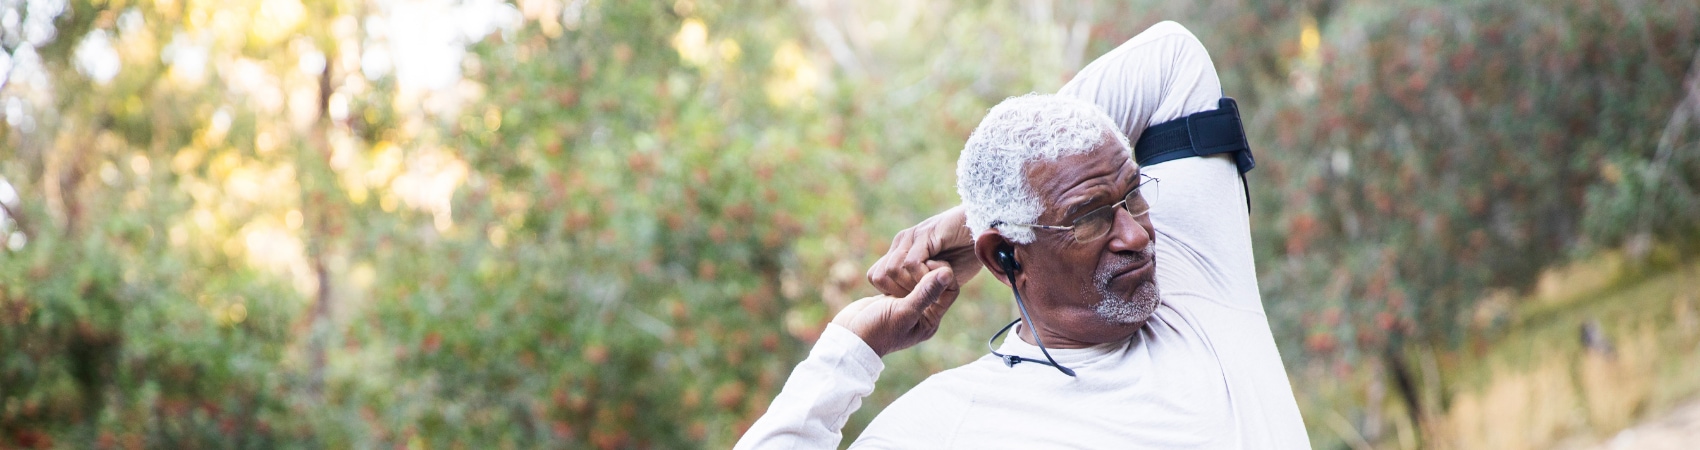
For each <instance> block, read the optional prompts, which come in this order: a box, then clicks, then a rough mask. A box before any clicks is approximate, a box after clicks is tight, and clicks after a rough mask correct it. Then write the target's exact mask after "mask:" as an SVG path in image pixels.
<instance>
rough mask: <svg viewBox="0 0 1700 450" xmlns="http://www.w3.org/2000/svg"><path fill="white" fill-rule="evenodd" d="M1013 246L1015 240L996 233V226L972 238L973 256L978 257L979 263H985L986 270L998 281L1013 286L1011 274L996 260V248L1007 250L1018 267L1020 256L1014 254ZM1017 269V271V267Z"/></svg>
mask: <svg viewBox="0 0 1700 450" xmlns="http://www.w3.org/2000/svg"><path fill="white" fill-rule="evenodd" d="M1015 247H1016V245H1015V242H1011V241H1010V240H1009V239H1008V238H1005V237H1003V235H1002V234H998V229H997V228H991V229H988V230H986V231H983V232H981V233H980V235H979V236H976V237H975V238H974V257H976V258H979V259H980V264H983V265H985V266H986V270H988V271H991V272H992V276H994V277H997V278H998V281H1002V282H1003V283H1004V284H1009V285H1012V286H1013V284H1012V283H1014V280H1011V279H1010V275H1011V274H1009V273H1007V272H1008V271H1006V270H1004V266H1003V264H1001V263H999V261H998V250H999V249H1003V250H1004V251H1007V252H1009V253H1010V257H1012V258H1015V260H1016V267H1017V268H1019V267H1020V264H1021V258H1020V257H1018V256H1016V255H1015ZM1017 270H1018V271H1019V269H1017Z"/></svg>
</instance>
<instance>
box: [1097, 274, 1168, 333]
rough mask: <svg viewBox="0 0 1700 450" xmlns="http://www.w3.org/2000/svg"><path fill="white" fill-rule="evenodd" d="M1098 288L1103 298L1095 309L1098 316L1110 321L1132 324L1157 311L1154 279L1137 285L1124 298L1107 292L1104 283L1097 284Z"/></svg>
mask: <svg viewBox="0 0 1700 450" xmlns="http://www.w3.org/2000/svg"><path fill="white" fill-rule="evenodd" d="M1098 290H1099V291H1100V294H1101V295H1102V297H1101V298H1102V299H1103V300H1100V301H1099V302H1098V306H1097V307H1096V308H1095V310H1096V312H1097V313H1098V317H1102V318H1103V319H1104V320H1108V321H1110V322H1111V323H1115V324H1120V325H1132V324H1136V323H1140V322H1144V321H1145V320H1146V319H1150V318H1151V314H1152V313H1155V312H1157V302H1158V294H1157V282H1156V281H1155V280H1153V281H1152V282H1150V283H1145V284H1141V285H1139V287H1138V288H1136V289H1134V291H1133V293H1132V294H1131V295H1129V296H1128V298H1126V299H1121V298H1117V297H1118V296H1116V295H1115V294H1111V293H1109V292H1108V290H1107V289H1105V287H1104V285H1099V287H1098Z"/></svg>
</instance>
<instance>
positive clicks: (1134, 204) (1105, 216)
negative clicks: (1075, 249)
mask: <svg viewBox="0 0 1700 450" xmlns="http://www.w3.org/2000/svg"><path fill="white" fill-rule="evenodd" d="M1139 177H1140V179H1141V180H1142V181H1140V182H1139V185H1138V186H1134V187H1133V190H1131V191H1128V192H1127V195H1126V196H1124V197H1122V201H1120V202H1116V204H1114V205H1109V206H1105V207H1102V208H1098V209H1094V210H1092V212H1089V213H1086V215H1083V216H1080V218H1078V219H1074V222H1073V223H1072V224H1070V225H1069V226H1058V225H1037V224H1011V225H1015V226H1022V227H1033V228H1039V229H1044V230H1058V231H1072V233H1070V234H1071V235H1073V236H1074V242H1076V243H1088V242H1093V241H1097V240H1099V239H1103V238H1104V236H1107V235H1109V234H1110V230H1111V229H1113V228H1115V227H1116V210H1117V209H1125V210H1127V212H1128V213H1129V214H1133V218H1135V219H1137V218H1139V217H1140V216H1144V215H1146V214H1149V213H1150V212H1151V205H1153V204H1156V203H1157V184H1158V183H1157V181H1158V180H1157V178H1156V177H1152V176H1150V175H1146V174H1139Z"/></svg>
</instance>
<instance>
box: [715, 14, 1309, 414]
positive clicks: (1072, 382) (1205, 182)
mask: <svg viewBox="0 0 1700 450" xmlns="http://www.w3.org/2000/svg"><path fill="white" fill-rule="evenodd" d="M1059 94H1062V95H1070V96H1075V97H1078V98H1082V99H1086V100H1089V101H1092V102H1094V103H1096V104H1098V105H1099V106H1102V107H1104V108H1105V110H1106V112H1108V113H1109V114H1110V116H1111V117H1112V118H1113V119H1115V121H1116V123H1117V124H1118V125H1120V126H1121V127H1122V129H1123V132H1125V133H1127V134H1128V137H1129V140H1130V142H1131V141H1137V140H1138V139H1139V134H1140V132H1142V131H1144V129H1145V128H1146V127H1148V126H1150V125H1154V124H1159V123H1163V122H1167V121H1169V120H1173V119H1176V118H1180V117H1184V116H1186V115H1188V114H1192V113H1196V112H1200V111H1207V110H1211V109H1215V108H1216V106H1217V103H1216V102H1217V99H1219V98H1221V82H1220V80H1219V79H1218V78H1217V76H1216V70H1215V67H1214V66H1213V64H1212V63H1211V62H1210V56H1209V54H1208V53H1207V52H1205V50H1204V47H1203V45H1201V44H1200V43H1199V42H1198V40H1197V38H1195V37H1194V36H1193V35H1192V33H1191V32H1189V31H1187V30H1186V29H1185V28H1184V27H1181V26H1180V25H1179V24H1176V23H1174V22H1163V23H1160V24H1157V25H1155V26H1153V27H1151V28H1150V29H1148V30H1146V31H1145V32H1143V33H1140V34H1139V35H1138V36H1135V37H1134V38H1133V39H1131V40H1129V41H1128V42H1127V43H1125V44H1123V45H1122V46H1120V47H1118V48H1116V49H1115V50H1113V51H1111V52H1110V53H1108V54H1106V55H1104V56H1103V57H1101V58H1099V59H1098V60H1097V61H1094V62H1093V63H1092V64H1090V65H1088V66H1087V67H1086V68H1085V69H1082V70H1081V72H1080V73H1079V75H1077V76H1076V77H1075V79H1074V80H1072V81H1070V82H1069V83H1068V84H1067V85H1066V86H1064V87H1063V89H1062V91H1061V92H1059ZM1142 172H1143V173H1146V174H1149V175H1151V176H1153V177H1156V178H1158V179H1159V180H1161V181H1160V182H1161V183H1162V188H1161V193H1160V194H1161V197H1160V198H1159V199H1158V200H1157V203H1156V204H1155V205H1154V206H1153V209H1152V212H1151V221H1152V224H1153V226H1154V227H1155V229H1156V231H1157V235H1158V238H1157V243H1156V245H1157V283H1158V287H1159V288H1160V289H1161V292H1162V305H1161V306H1160V307H1159V308H1158V309H1157V311H1156V313H1155V314H1154V315H1153V316H1152V317H1151V319H1150V320H1149V321H1148V322H1147V323H1146V325H1145V327H1143V328H1141V330H1140V331H1139V333H1137V334H1136V335H1134V336H1133V337H1132V338H1130V339H1129V340H1127V341H1125V342H1117V343H1109V344H1104V345H1099V346H1096V347H1092V348H1084V349H1051V350H1050V352H1051V355H1052V356H1053V357H1055V358H1056V360H1057V362H1060V363H1062V364H1063V365H1066V366H1068V367H1069V368H1071V369H1074V371H1075V372H1076V374H1077V377H1074V378H1070V377H1068V376H1066V375H1063V374H1061V373H1059V372H1058V371H1057V370H1056V369H1053V368H1051V367H1048V366H1043V365H1039V364H1033V363H1022V364H1017V365H1015V366H1014V367H1007V366H1005V365H1004V363H1003V361H1002V360H1001V359H999V358H997V357H994V356H992V355H989V354H988V355H986V356H984V357H981V358H980V359H979V360H976V361H974V362H972V363H969V364H967V365H964V366H961V367H957V368H955V369H951V370H947V371H944V372H941V373H938V374H936V375H933V376H931V377H929V378H927V380H926V381H924V382H922V383H921V384H920V385H918V386H916V387H915V388H914V389H912V390H910V391H909V392H908V393H905V394H904V395H903V396H902V397H900V398H898V400H897V401H896V402H893V403H892V404H891V405H890V406H888V407H886V409H885V410H884V411H882V412H881V413H880V415H879V416H878V417H877V418H875V419H874V421H873V423H871V424H869V426H868V428H867V429H866V430H864V431H863V432H862V435H861V437H860V438H858V439H857V440H856V442H855V443H854V444H853V445H852V446H853V447H867V448H988V447H990V448H1008V447H1027V448H1052V447H1089V448H1104V447H1110V448H1126V447H1145V448H1309V447H1310V441H1309V438H1308V436H1307V435H1306V434H1305V428H1304V423H1303V421H1302V420H1301V419H1300V417H1299V410H1298V406H1297V404H1296V403H1295V402H1294V401H1293V392H1292V387H1291V385H1290V384H1289V383H1288V381H1287V373H1286V370H1285V369H1284V368H1283V366H1282V365H1281V358H1280V354H1279V353H1278V352H1277V350H1276V348H1275V341H1274V338H1273V336H1272V335H1271V334H1270V331H1269V323H1268V319H1267V318H1266V317H1265V316H1264V312H1263V304H1262V298H1261V296H1260V295H1259V293H1258V288H1257V274H1256V271H1255V268H1254V267H1253V262H1252V251H1251V229H1250V224H1249V215H1248V212H1247V210H1246V198H1245V191H1244V187H1243V184H1242V183H1241V178H1240V175H1239V171H1238V169H1237V168H1236V166H1235V165H1234V163H1233V161H1232V159H1231V158H1230V157H1229V156H1226V155H1215V156H1211V157H1203V158H1184V159H1178V160H1173V161H1169V162H1165V163H1162V164H1158V165H1155V166H1151V167H1145V168H1142ZM998 351H999V352H1001V353H1005V354H1014V355H1021V356H1026V357H1029V358H1034V359H1041V360H1042V359H1043V356H1042V355H1041V354H1040V353H1039V350H1038V348H1037V347H1034V346H1032V345H1030V344H1027V343H1026V342H1022V341H1021V340H1020V339H1019V338H1014V337H1011V338H1008V339H1005V341H1004V343H1003V345H1002V347H1001V348H999V349H998ZM883 368H884V364H883V363H881V361H880V360H879V357H878V356H876V355H875V354H874V353H873V351H872V350H871V349H869V348H868V347H867V344H865V343H863V342H862V341H861V340H860V339H859V338H857V337H856V335H855V334H854V333H851V332H850V331H849V330H846V329H844V328H842V327H838V326H829V327H828V329H827V331H826V332H825V333H824V334H823V335H822V336H821V339H820V340H819V341H818V342H816V343H815V347H814V349H813V350H812V351H811V352H810V353H809V357H808V359H806V360H804V361H803V362H802V363H801V364H799V365H798V366H797V369H796V370H795V371H793V372H792V374H791V377H790V378H789V379H788V380H787V381H786V383H785V387H784V389H783V390H782V391H781V392H780V394H779V396H778V397H776V398H775V399H774V402H773V404H772V406H771V407H769V409H768V411H767V413H766V414H765V415H763V416H762V418H761V419H760V420H758V421H757V422H756V423H755V425H753V426H752V427H751V428H750V430H749V431H748V432H747V433H746V434H745V435H744V437H743V440H741V441H739V443H738V448H832V447H836V446H837V445H838V443H839V440H840V439H842V437H841V434H840V429H841V428H843V426H844V422H845V421H846V420H848V419H849V416H850V414H851V413H853V412H855V410H856V409H857V408H858V407H859V406H860V405H861V399H862V398H863V397H865V396H867V395H868V394H869V393H871V392H872V391H873V386H874V381H875V380H876V379H877V378H878V377H879V372H880V371H881V370H882V369H883Z"/></svg>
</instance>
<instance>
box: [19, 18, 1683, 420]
mask: <svg viewBox="0 0 1700 450" xmlns="http://www.w3.org/2000/svg"><path fill="white" fill-rule="evenodd" d="M1169 19H1172V20H1176V21H1180V22H1181V23H1183V24H1185V25H1186V26H1188V27H1189V28H1191V29H1192V30H1193V31H1194V32H1195V33H1196V34H1197V35H1198V37H1199V38H1200V39H1201V40H1203V41H1204V43H1205V45H1206V47H1208V48H1209V49H1210V51H1211V54H1212V57H1213V58H1214V60H1215V63H1216V66H1217V68H1218V69H1219V70H1220V72H1221V74H1222V78H1223V84H1224V86H1225V88H1226V89H1225V90H1226V93H1227V94H1228V95H1230V96H1233V97H1236V98H1238V99H1239V101H1240V104H1241V105H1242V108H1244V111H1243V114H1244V118H1245V120H1246V125H1247V132H1248V133H1249V135H1250V136H1251V141H1252V143H1253V147H1254V148H1255V149H1256V152H1257V155H1258V169H1257V170H1256V171H1253V172H1251V173H1250V181H1251V193H1252V195H1253V203H1254V204H1253V205H1252V209H1251V211H1252V221H1253V224H1254V226H1253V230H1254V233H1255V235H1254V239H1255V242H1256V246H1257V247H1256V249H1255V250H1256V254H1257V258H1258V261H1257V264H1258V268H1259V271H1260V282H1261V286H1262V290H1263V299H1264V304H1265V307H1266V309H1267V311H1268V314H1269V319H1270V323H1271V326H1272V327H1273V328H1274V330H1275V335H1276V338H1277V340H1278V343H1279V345H1280V348H1281V353H1282V357H1283V359H1284V360H1285V361H1286V365H1287V369H1288V370H1289V371H1290V373H1289V375H1290V376H1291V379H1292V382H1293V388H1294V390H1295V393H1296V395H1297V397H1298V400H1299V403H1300V407H1301V410H1302V412H1303V415H1304V419H1305V423H1306V425H1307V428H1308V430H1309V433H1310V436H1311V440H1312V443H1313V444H1314V445H1315V446H1317V447H1318V448H1353V449H1361V448H1399V449H1407V448H1528V447H1555V446H1556V447H1571V448H1588V447H1590V446H1602V447H1604V446H1619V447H1623V446H1627V447H1631V448H1635V447H1648V446H1653V445H1657V444H1658V443H1660V442H1663V443H1666V444H1670V443H1675V445H1679V446H1680V445H1691V444H1692V443H1693V442H1696V441H1695V439H1700V431H1697V430H1700V403H1697V402H1696V400H1695V399H1696V398H1697V397H1696V395H1697V394H1700V376H1696V375H1694V374H1696V373H1700V259H1697V258H1696V256H1697V255H1700V191H1697V189H1700V65H1697V64H1700V60H1697V59H1696V56H1697V51H1700V2H1696V1H1694V0H1674V1H1666V0H1572V1H1562V2H1513V1H1487V0H1463V1H1458V2H1437V1H1429V0H1390V1H1371V0H1305V1H1295V2H1273V1H1253V0H1219V1H1210V2H1196V3H1194V2H1157V1H1129V2H1060V1H993V2H972V3H965V4H947V3H943V2H907V1H895V0H870V1H850V0H798V1H792V2H787V1H779V0H750V1H727V2H709V1H693V0H678V1H671V0H668V1H590V0H519V1H517V2H514V3H506V2H502V1H497V0H463V1H450V0H422V1H402V0H241V1H215V0H151V1H149V0H111V1H92V0H0V44H3V48H0V49H3V50H4V52H0V116H3V117H4V119H5V125H3V126H0V206H4V208H3V209H0V214H3V215H0V448H141V447H155V448H295V447H302V448H321V447H333V448H346V447H357V448H390V447H393V448H534V447H564V448H691V447H708V448H717V447H726V446H729V445H730V444H731V443H732V442H733V441H734V440H736V438H737V437H738V436H739V435H740V434H741V433H742V431H743V430H744V429H745V428H746V427H748V426H749V424H750V423H751V422H753V421H754V420H755V419H756V418H757V417H759V416H760V415H761V413H762V412H763V410H764V409H765V408H766V407H767V405H768V403H769V402H770V401H771V400H772V398H773V396H774V395H775V394H776V393H777V392H778V390H779V388H780V387H781V385H782V384H783V382H784V380H785V377H786V376H787V375H788V374H789V372H790V369H791V367H792V366H793V365H794V364H795V363H796V362H797V361H799V360H800V359H802V358H803V356H804V355H805V354H806V353H807V351H808V349H809V347H810V345H811V343H812V342H813V341H814V340H815V339H816V338H817V337H818V336H819V334H820V332H821V330H822V329H823V327H824V326H825V324H826V322H827V320H829V319H830V317H831V316H832V314H833V313H834V312H836V311H837V309H838V308H840V307H842V306H843V305H844V304H846V303H848V302H849V301H852V300H853V299H856V298H860V297H862V296H866V295H872V294H874V293H875V292H874V291H873V290H872V289H871V288H870V287H869V286H868V285H867V283H866V281H865V279H864V271H865V270H866V269H867V267H868V266H869V265H870V264H872V263H873V262H874V260H875V259H876V258H877V257H878V256H879V255H880V254H882V253H883V252H884V250H885V249H886V247H887V246H888V245H889V239H890V237H891V236H892V235H893V234H894V233H896V232H897V231H898V230H900V229H902V228H904V227H907V226H909V225H911V224H914V223H915V222H917V221H919V220H921V219H923V218H925V217H927V216H929V215H931V214H932V213H934V212H937V211H939V210H942V209H945V208H947V207H949V206H952V205H953V204H955V203H956V201H957V198H956V194H955V190H954V165H955V160H956V155H957V153H958V151H960V149H961V146H962V143H963V141H964V140H965V139H966V137H967V136H968V134H969V132H970V131H972V129H973V127H974V126H975V125H976V124H977V123H978V122H979V120H980V118H981V116H982V115H983V114H984V113H985V111H986V110H987V109H988V108H990V107H991V106H992V105H994V104H996V103H997V102H998V101H1000V100H1001V99H1003V98H1005V97H1008V96H1012V95H1019V94H1023V93H1027V92H1034V91H1037V92H1052V91H1054V90H1055V89H1056V88H1058V87H1060V86H1061V85H1062V83H1063V82H1065V81H1066V80H1067V79H1068V78H1069V77H1070V76H1071V74H1072V73H1073V71H1074V70H1076V69H1077V68H1079V67H1081V66H1082V65H1084V64H1085V63H1087V62H1089V61H1091V60H1092V59H1093V58H1095V57H1096V56H1097V55H1100V54H1102V53H1104V52H1106V51H1108V50H1109V49H1111V48H1114V47H1115V46H1116V45H1118V44H1119V43H1121V42H1122V41H1124V40H1125V39H1127V38H1129V37H1132V36H1133V35H1134V34H1136V33H1138V32H1139V31H1141V30H1143V29H1145V28H1146V27H1148V26H1150V25H1152V24H1154V23H1156V22H1158V21H1160V20H1169ZM995 284H996V281H995V280H990V279H989V277H979V278H978V279H977V280H976V281H975V282H973V283H971V284H970V285H968V286H966V288H965V292H964V296H963V297H962V299H961V300H960V301H958V302H957V304H956V307H955V308H954V309H953V311H952V312H951V313H950V315H949V316H948V318H947V320H946V322H945V323H944V326H943V327H942V329H941V331H940V332H939V334H938V336H937V337H935V338H934V339H933V340H931V341H929V342H927V343H925V344H922V345H920V346H918V347H916V348H914V349H912V350H908V351H905V352H901V353H898V354H894V355H892V356H890V357H887V358H886V360H887V364H888V367H887V369H886V371H885V373H884V374H883V375H882V377H881V378H880V381H879V386H878V389H877V390H876V392H875V393H874V394H873V396H872V397H870V398H868V399H867V401H866V402H865V403H864V405H863V407H862V409H861V411H859V412H858V413H857V414H856V416H855V417H854V418H853V419H852V421H851V423H850V425H849V426H848V427H847V429H846V435H847V437H846V442H848V441H849V440H850V439H853V438H854V437H855V436H856V434H857V433H858V432H859V430H861V429H862V427H864V426H865V425H866V423H867V422H868V420H870V419H871V418H872V417H873V416H874V415H876V414H877V413H878V412H879V411H880V409H881V408H882V407H883V406H884V405H886V404H888V403H889V402H891V401H892V400H893V399H895V398H896V397H897V396H898V395H899V394H901V393H902V392H904V391H905V390H907V389H908V388H910V387H912V386H914V385H915V384H916V383H918V382H920V380H922V379H923V378H924V377H925V376H926V375H928V374H929V373H933V372H936V371H939V370H943V369H946V368H949V367H953V366H956V365H959V364H963V363H965V362H968V361H970V360H972V359H974V358H976V357H978V356H979V355H981V354H983V353H984V352H985V349H984V339H985V338H987V337H989V336H990V335H991V334H992V333H993V332H994V331H996V329H997V327H998V326H1000V325H1001V324H1003V323H1004V321H1006V320H1009V319H1010V318H1011V317H1014V312H1013V310H1012V308H1011V306H1010V303H1011V302H1010V301H1009V298H1008V294H1006V291H1004V290H1002V289H998V287H999V286H996V285H995ZM1624 430H1629V431H1624ZM1661 439H1664V440H1662V441H1661ZM1672 439H1674V440H1672ZM1684 442H1686V443H1687V444H1683V443H1684Z"/></svg>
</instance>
